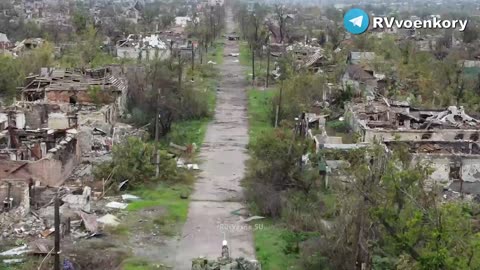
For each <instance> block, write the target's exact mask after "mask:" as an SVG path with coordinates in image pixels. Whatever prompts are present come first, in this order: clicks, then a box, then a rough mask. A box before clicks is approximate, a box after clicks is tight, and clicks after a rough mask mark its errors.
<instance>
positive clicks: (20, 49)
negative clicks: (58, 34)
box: [11, 38, 45, 56]
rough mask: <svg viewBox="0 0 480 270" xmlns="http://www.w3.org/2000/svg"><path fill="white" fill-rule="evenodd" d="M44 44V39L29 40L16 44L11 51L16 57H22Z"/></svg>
mask: <svg viewBox="0 0 480 270" xmlns="http://www.w3.org/2000/svg"><path fill="white" fill-rule="evenodd" d="M44 42H45V40H44V39H42V38H27V39H24V40H22V41H21V42H19V43H17V44H15V47H14V48H13V49H12V50H11V51H12V53H13V54H14V55H16V56H20V55H23V54H25V53H28V52H30V51H31V50H33V49H36V48H39V47H40V46H42V45H43V43H44Z"/></svg>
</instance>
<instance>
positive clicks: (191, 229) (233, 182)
mask: <svg viewBox="0 0 480 270" xmlns="http://www.w3.org/2000/svg"><path fill="white" fill-rule="evenodd" d="M232 31H234V23H233V21H232V14H231V12H230V10H228V12H227V33H230V32H232ZM225 42H226V45H225V52H224V54H225V55H228V54H229V53H238V52H239V45H238V42H237V41H225ZM218 70H219V72H221V74H220V82H219V83H220V87H219V91H218V93H217V106H216V110H215V117H214V120H213V121H212V122H211V123H210V124H209V126H208V129H207V133H206V136H205V142H204V144H203V146H202V148H201V149H200V158H201V160H202V163H201V165H200V169H201V170H202V171H201V173H200V176H199V178H198V180H197V182H196V184H195V190H194V192H193V194H192V196H191V202H190V208H189V213H188V218H187V222H186V223H185V225H184V227H183V230H182V236H181V239H180V241H179V244H178V248H177V252H176V258H175V269H178V270H190V269H191V259H192V258H195V257H199V256H205V257H207V258H211V259H216V258H218V257H219V256H220V253H221V245H222V241H223V240H224V237H225V238H226V240H227V241H228V243H229V247H230V253H231V255H232V256H235V257H240V256H243V257H245V258H254V257H255V251H254V246H253V236H252V231H251V230H250V229H248V228H247V226H245V224H242V223H238V222H239V220H240V217H238V216H237V215H233V214H232V213H231V212H232V211H235V210H238V209H241V208H243V207H244V205H243V203H242V201H243V196H242V188H241V187H240V181H241V179H242V178H243V174H244V169H245V165H244V162H245V160H246V159H247V152H246V151H247V150H246V145H247V143H248V122H247V121H248V119H247V95H246V90H245V89H246V88H247V82H246V81H245V76H244V74H245V73H244V69H243V67H242V66H241V65H240V63H239V62H238V59H237V58H234V57H229V56H225V59H224V63H223V64H222V65H220V66H218Z"/></svg>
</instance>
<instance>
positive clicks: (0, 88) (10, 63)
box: [0, 55, 23, 103]
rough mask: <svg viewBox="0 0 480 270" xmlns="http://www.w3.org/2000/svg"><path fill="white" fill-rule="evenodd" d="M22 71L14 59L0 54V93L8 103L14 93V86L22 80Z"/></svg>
mask: <svg viewBox="0 0 480 270" xmlns="http://www.w3.org/2000/svg"><path fill="white" fill-rule="evenodd" d="M22 75H23V72H22V71H21V67H20V65H19V62H18V61H16V60H15V59H13V58H11V57H9V56H6V55H0V95H1V96H2V98H3V99H4V100H5V101H7V103H9V102H10V101H11V100H12V99H13V98H14V97H15V95H16V88H17V87H18V86H19V84H20V83H21V81H22V79H23V78H22Z"/></svg>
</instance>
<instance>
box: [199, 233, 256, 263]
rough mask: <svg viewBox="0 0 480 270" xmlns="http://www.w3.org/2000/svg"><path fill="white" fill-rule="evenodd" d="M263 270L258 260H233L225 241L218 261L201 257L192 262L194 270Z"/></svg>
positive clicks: (241, 258)
mask: <svg viewBox="0 0 480 270" xmlns="http://www.w3.org/2000/svg"><path fill="white" fill-rule="evenodd" d="M226 269H229V270H261V269H262V268H261V266H260V263H259V262H258V261H256V260H247V259H245V258H243V257H239V258H231V257H230V251H229V248H228V242H227V241H226V240H223V242H222V252H221V256H220V257H219V258H218V259H217V260H209V259H207V258H205V257H199V258H195V259H193V260H192V270H226Z"/></svg>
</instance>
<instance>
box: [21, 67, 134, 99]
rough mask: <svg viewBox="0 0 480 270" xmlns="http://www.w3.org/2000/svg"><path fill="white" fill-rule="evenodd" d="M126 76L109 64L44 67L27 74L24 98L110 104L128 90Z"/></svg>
mask: <svg viewBox="0 0 480 270" xmlns="http://www.w3.org/2000/svg"><path fill="white" fill-rule="evenodd" d="M126 85H127V84H126V81H125V79H124V78H122V77H119V76H115V75H114V74H113V73H112V70H111V69H110V68H100V69H87V70H81V69H55V68H51V69H50V68H42V70H41V72H40V74H39V75H35V76H30V77H27V78H26V85H25V87H23V89H22V90H21V100H22V101H26V102H36V101H38V102H46V103H56V104H62V103H66V104H73V105H77V104H87V105H88V104H97V105H98V104H109V103H112V102H114V101H115V100H116V99H117V98H119V97H122V94H124V93H125V91H126V88H127V86H126Z"/></svg>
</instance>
